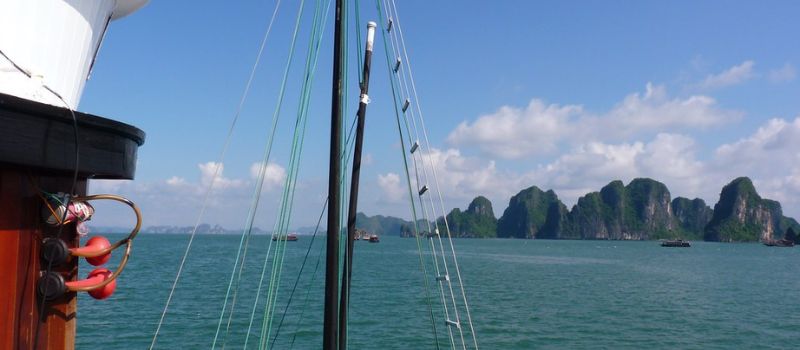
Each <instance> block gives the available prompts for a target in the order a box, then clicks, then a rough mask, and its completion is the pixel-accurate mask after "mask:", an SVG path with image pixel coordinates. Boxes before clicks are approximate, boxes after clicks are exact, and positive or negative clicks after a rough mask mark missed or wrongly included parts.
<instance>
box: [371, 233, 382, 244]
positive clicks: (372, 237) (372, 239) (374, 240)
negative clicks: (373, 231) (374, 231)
mask: <svg viewBox="0 0 800 350" xmlns="http://www.w3.org/2000/svg"><path fill="white" fill-rule="evenodd" d="M380 241H381V239H380V238H379V237H378V235H371V236H369V242H370V243H380Z"/></svg>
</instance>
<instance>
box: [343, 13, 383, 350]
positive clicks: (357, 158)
mask: <svg viewBox="0 0 800 350" xmlns="http://www.w3.org/2000/svg"><path fill="white" fill-rule="evenodd" d="M376 26H377V25H376V24H375V22H368V23H367V45H366V49H365V50H364V71H363V75H362V79H361V98H360V100H359V101H360V102H359V104H358V124H356V146H355V150H354V153H353V174H352V181H351V182H350V207H349V208H348V212H347V257H346V258H345V260H344V272H343V273H342V293H341V296H340V301H339V349H340V350H344V349H347V304H348V302H349V301H350V279H351V277H352V276H353V242H354V241H355V235H356V212H357V211H358V180H359V177H360V175H361V148H362V145H363V144H364V121H365V119H366V116H367V104H368V103H369V95H367V94H368V93H369V71H370V65H371V62H372V43H373V41H374V39H375V27H376Z"/></svg>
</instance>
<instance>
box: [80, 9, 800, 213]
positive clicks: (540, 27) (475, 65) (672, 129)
mask: <svg viewBox="0 0 800 350" xmlns="http://www.w3.org/2000/svg"><path fill="white" fill-rule="evenodd" d="M396 4H397V10H398V15H397V18H396V22H398V23H400V26H401V28H402V30H403V37H404V40H405V43H406V47H407V50H408V55H409V62H410V68H411V70H412V71H413V77H414V81H415V83H416V88H417V91H418V94H419V95H418V100H416V101H415V103H416V104H419V106H420V108H421V110H422V112H423V115H424V117H425V123H426V126H427V131H428V135H429V139H430V144H431V145H430V146H431V147H430V148H429V149H427V150H426V153H425V154H427V155H429V156H430V159H431V162H432V164H433V165H434V167H435V169H436V173H437V175H438V180H439V189H440V190H441V192H442V195H443V198H444V207H445V208H446V211H449V210H450V209H451V208H454V207H460V208H462V209H464V208H466V206H467V205H468V204H469V202H470V201H471V200H472V198H474V197H475V196H478V195H483V196H486V197H487V198H489V199H490V200H491V201H492V204H493V207H494V212H495V215H496V216H497V217H499V216H500V215H502V212H503V210H504V209H505V208H506V207H507V205H508V201H509V198H510V197H511V196H512V195H514V194H516V193H517V192H519V191H520V190H522V189H524V188H527V187H530V186H537V187H539V188H541V189H544V190H547V189H553V190H554V191H555V192H556V193H557V194H558V196H559V198H560V199H561V200H562V201H564V202H565V204H567V206H569V207H571V206H572V205H573V204H574V203H575V202H576V201H577V199H578V198H579V197H580V196H582V195H584V194H586V193H588V192H592V191H598V190H599V189H600V188H601V187H602V186H604V185H605V184H607V183H609V182H611V181H613V180H617V179H619V180H622V181H623V182H625V183H628V182H629V181H631V180H632V179H634V178H637V177H650V178H653V179H656V180H658V181H661V182H663V183H664V184H666V185H667V187H668V188H669V189H670V192H671V194H672V197H673V198H674V197H677V196H683V197H689V198H695V197H699V198H702V199H704V200H705V201H706V203H707V204H709V205H710V206H712V207H713V205H714V204H715V203H716V202H717V200H718V198H719V191H720V190H721V188H722V186H724V185H725V184H726V183H728V182H730V181H731V180H733V179H734V178H736V177H739V176H748V177H750V178H751V179H753V181H754V183H755V185H756V189H757V190H758V192H759V193H760V194H761V195H762V197H765V198H770V199H775V200H778V201H780V202H781V204H782V205H783V209H784V213H785V214H786V215H788V216H793V217H795V218H800V200H799V199H798V195H800V153H799V151H798V150H800V119H799V118H798V117H800V99H798V98H797V96H800V85H798V78H797V70H798V69H799V68H800V47H798V40H797V35H796V34H797V33H799V32H800V22H798V21H796V20H795V14H796V13H798V11H799V10H800V4H799V3H797V2H793V1H767V2H764V1H670V2H642V1H613V2H608V1H493V2H486V1H457V2H456V1H433V2H432V1H397V2H396ZM275 5H276V4H275V2H274V1H267V0H258V1H236V2H220V1H193V2H191V3H190V4H189V3H187V2H178V1H158V0H156V1H151V2H150V3H149V4H148V5H147V6H145V7H144V8H143V9H141V10H140V11H139V12H136V13H134V14H133V15H130V16H128V17H126V18H123V19H121V20H118V21H116V22H114V23H112V24H111V26H110V28H109V31H108V33H107V36H106V38H105V40H104V43H103V47H102V49H101V51H100V54H99V56H98V59H97V62H96V64H95V68H94V71H93V73H92V76H91V79H90V80H89V82H88V83H87V85H86V89H85V92H84V95H83V98H82V100H81V103H80V106H79V108H78V109H79V110H80V111H82V112H87V113H92V114H97V115H101V116H104V117H108V118H112V119H116V120H120V121H123V122H126V123H129V124H132V125H135V126H137V127H139V128H141V129H142V130H144V131H145V132H146V133H147V139H146V142H145V144H144V145H143V146H142V147H141V148H140V149H139V159H138V162H137V173H136V179H135V180H133V181H105V180H93V181H92V182H91V183H90V189H89V190H90V192H92V193H108V192H112V193H119V194H123V195H125V196H128V197H130V198H131V199H132V200H134V201H135V202H137V203H138V204H139V205H140V206H141V208H142V211H143V213H144V217H145V226H149V225H193V224H194V223H195V222H196V221H198V215H199V213H200V208H201V207H202V204H203V202H204V198H205V197H206V196H205V194H206V193H207V191H208V188H209V185H210V184H211V183H212V179H213V174H214V169H216V167H217V165H218V164H220V163H221V164H222V167H221V169H222V172H221V176H220V177H219V178H217V179H216V180H215V181H214V188H213V189H212V191H211V192H210V193H211V194H210V195H209V197H208V204H207V205H208V209H207V210H206V212H205V214H204V216H203V217H202V218H200V221H201V222H207V223H211V224H220V225H223V226H225V227H227V228H241V227H243V226H244V225H245V222H246V218H247V216H248V210H249V208H250V203H251V202H252V197H253V193H254V191H255V189H254V188H255V183H256V176H255V175H256V174H257V173H258V169H259V167H260V164H261V163H260V162H261V160H262V154H263V152H264V147H265V144H266V142H267V141H266V140H267V138H268V135H269V134H270V130H271V129H270V125H271V121H272V117H273V115H274V111H275V109H276V105H277V102H276V101H278V92H279V86H280V83H281V79H282V76H283V72H284V67H285V65H286V62H287V55H288V51H289V47H290V42H291V40H290V39H291V36H292V32H293V30H292V28H293V26H294V23H295V19H296V15H297V13H298V9H299V7H300V6H299V5H300V2H297V1H283V2H281V3H280V7H279V8H278V11H277V16H276V21H275V24H274V25H273V27H272V30H271V32H270V36H269V37H268V40H267V42H266V46H265V49H264V52H263V55H262V59H261V61H260V64H259V67H258V69H257V70H256V73H255V79H254V82H253V85H252V88H251V89H250V92H249V94H248V96H247V99H246V101H245V103H244V105H243V108H242V110H241V113H240V117H239V118H238V119H237V122H236V126H235V128H234V129H233V130H234V131H233V134H232V135H233V136H232V138H231V141H230V146H229V148H228V150H227V152H226V153H225V157H224V159H222V162H220V155H221V153H222V150H223V145H224V144H225V140H226V136H227V134H228V131H229V129H230V127H231V123H232V120H233V119H234V115H235V114H236V111H237V106H238V105H239V103H240V100H241V98H242V94H243V91H244V89H245V85H246V82H247V80H248V77H249V74H250V70H251V69H252V67H253V63H254V61H255V59H256V56H257V54H258V51H259V46H260V44H261V40H262V38H263V36H264V33H265V31H266V28H267V26H268V24H269V23H270V18H271V16H272V13H273V11H274V9H275ZM313 6H314V1H310V0H309V1H306V2H305V11H306V12H305V14H306V15H304V16H303V17H302V18H301V20H300V23H301V25H300V30H299V32H298V44H297V52H296V57H295V60H294V61H292V62H293V63H292V69H291V70H290V71H289V75H288V80H287V81H288V83H287V89H286V94H285V96H284V98H283V104H282V109H281V113H279V121H278V124H277V128H276V138H275V141H274V148H273V151H272V152H271V157H270V159H269V163H268V166H267V170H266V177H265V181H264V187H263V189H262V193H261V197H260V198H261V200H260V204H259V208H258V211H257V213H256V219H255V225H256V226H260V227H263V228H271V226H272V225H273V223H274V222H275V218H276V216H277V207H278V205H279V202H280V200H279V198H280V196H281V191H282V187H283V185H284V181H285V179H286V174H287V171H288V169H287V167H288V163H289V152H290V142H291V134H292V132H293V125H294V124H293V121H294V118H295V117H296V114H297V105H298V100H299V91H300V84H299V82H300V78H301V74H302V67H303V64H304V59H305V57H306V51H307V47H308V36H309V28H310V26H311V16H310V13H311V12H312V11H313ZM328 14H329V15H330V11H328ZM359 16H360V19H361V22H362V23H360V26H359V27H358V28H359V29H361V30H362V32H363V30H364V27H365V25H364V22H365V21H367V20H376V21H377V20H378V16H377V12H376V9H375V3H374V2H371V1H361V2H360V7H359ZM353 22H355V21H353ZM332 24H333V21H332V20H329V21H328V22H327V23H326V27H325V28H326V31H325V33H324V36H325V37H324V38H323V44H322V46H321V48H320V50H321V54H320V55H319V58H318V66H317V70H316V73H315V79H314V83H313V91H312V96H311V102H310V110H309V126H308V130H307V136H306V139H305V143H304V151H303V152H304V153H303V156H304V157H303V161H302V163H301V164H300V168H299V175H298V182H297V192H296V200H295V209H294V211H293V219H292V223H291V226H293V227H300V226H309V225H314V224H315V223H316V220H317V218H318V217H319V215H320V210H321V209H322V205H323V202H324V200H325V197H326V194H327V174H328V170H327V166H328V147H329V140H328V137H329V128H330V100H331V95H330V94H331V92H330V86H331V51H332V47H331V45H330V43H329V41H330V39H331V37H332V33H333V31H332V29H333V27H332ZM355 27H356V25H355V24H353V27H351V30H354V29H355ZM350 38H351V42H352V44H351V45H352V47H353V48H354V49H353V50H350V51H352V54H351V55H350V56H349V58H348V59H349V61H350V62H351V67H350V68H349V69H350V71H349V80H350V85H349V89H348V94H349V95H348V96H349V99H348V101H349V102H348V103H349V110H348V112H347V113H346V116H347V117H348V120H352V119H349V118H352V116H353V115H354V114H355V110H356V107H357V105H356V103H357V98H358V86H357V84H354V83H353V80H354V79H355V78H356V74H357V71H358V70H357V68H356V65H357V64H356V57H357V55H360V54H361V53H362V52H363V48H361V47H360V46H357V44H356V43H355V34H354V32H351V34H350ZM384 39H385V38H384V37H383V36H381V35H377V37H376V44H375V56H374V60H373V71H372V77H371V80H370V99H371V103H370V104H369V108H368V112H367V123H366V136H365V141H364V142H365V145H364V149H365V151H364V152H365V154H364V166H363V169H362V175H361V195H360V197H359V210H360V211H363V212H365V213H367V214H369V215H376V214H382V215H393V216H399V217H403V218H406V219H408V218H410V217H411V210H410V206H409V204H408V203H409V198H408V190H407V187H406V179H405V171H404V168H403V159H402V150H401V147H400V139H399V136H398V134H397V126H396V124H395V119H394V109H393V108H394V107H393V104H392V99H393V97H392V95H391V87H390V83H389V69H388V68H387V63H386V56H385V54H384V50H383V42H382V41H383V40H384ZM415 106H416V105H415ZM441 214H442V213H441V210H440V211H438V212H437V213H435V215H437V216H438V215H441ZM93 220H94V221H95V224H96V225H126V224H127V223H129V222H130V221H131V218H130V216H129V215H128V214H127V212H125V211H124V210H123V208H117V207H114V206H101V207H98V212H97V214H96V215H95V218H94V219H93Z"/></svg>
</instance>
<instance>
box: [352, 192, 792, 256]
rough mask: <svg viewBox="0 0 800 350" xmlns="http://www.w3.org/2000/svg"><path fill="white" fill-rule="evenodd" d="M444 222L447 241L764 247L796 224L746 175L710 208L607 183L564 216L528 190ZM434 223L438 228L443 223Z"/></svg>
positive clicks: (392, 221)
mask: <svg viewBox="0 0 800 350" xmlns="http://www.w3.org/2000/svg"><path fill="white" fill-rule="evenodd" d="M446 219H447V223H448V225H449V227H450V232H451V234H452V235H453V236H455V237H475V238H495V237H496V238H523V239H595V240H597V239H602V240H654V239H675V238H682V239H691V240H705V241H713V242H758V241H763V242H766V241H771V240H777V239H781V238H783V237H784V233H785V232H787V231H789V229H790V228H791V229H792V230H791V232H800V224H798V222H797V221H796V220H795V219H793V218H790V217H786V216H784V215H783V211H782V209H781V205H780V203H778V202H777V201H773V200H769V199H764V198H761V196H759V195H758V192H756V189H755V186H754V185H753V182H752V181H751V180H750V179H749V178H747V177H740V178H737V179H735V180H733V181H731V182H730V183H729V184H727V185H725V186H724V187H723V188H722V191H721V192H720V199H719V201H718V202H717V204H715V205H714V209H711V207H709V206H708V205H706V203H705V201H703V200H702V199H700V198H695V199H688V198H683V197H677V198H675V199H671V197H670V193H669V189H667V186H666V185H664V184H663V183H661V182H658V181H656V180H653V179H649V178H637V179H634V180H633V181H631V182H630V183H629V184H627V185H624V184H623V183H622V181H619V180H616V181H612V182H610V183H609V184H608V185H606V186H604V187H603V188H601V189H600V191H599V192H591V193H588V194H586V195H584V196H582V197H580V198H579V199H578V202H577V203H576V204H575V205H574V206H573V207H572V209H571V210H570V209H567V207H566V205H564V203H562V202H561V200H559V199H558V196H557V195H556V193H555V192H554V191H553V190H548V191H542V190H541V189H539V188H538V187H536V186H531V187H529V188H526V189H524V190H522V191H520V192H519V193H517V194H516V195H514V196H513V197H511V199H510V201H509V204H508V207H507V208H506V210H505V211H504V212H503V215H502V216H501V217H500V218H499V219H497V218H496V217H495V215H494V211H493V210H492V203H491V202H490V201H489V200H488V199H487V198H485V197H483V196H479V197H477V198H475V199H473V200H472V202H471V203H470V204H469V206H468V208H467V210H465V211H461V210H460V209H458V208H455V209H453V210H452V211H450V213H449V214H447V216H446ZM421 223H422V224H423V225H421V226H418V227H420V230H422V231H426V230H427V224H425V223H424V221H422V222H421ZM437 223H439V225H440V227H442V226H443V224H444V218H441V217H440V218H438V219H437ZM357 226H358V227H360V228H363V229H365V230H367V231H370V232H375V233H378V234H388V235H401V236H413V235H414V233H413V231H414V230H413V225H412V223H411V222H409V221H405V220H403V219H399V218H395V217H386V216H380V215H378V216H372V217H369V216H366V215H364V214H362V213H359V215H358V218H357ZM424 233H425V232H421V233H420V234H424ZM791 236H792V238H794V239H795V240H797V238H795V237H794V235H791ZM798 243H800V242H798Z"/></svg>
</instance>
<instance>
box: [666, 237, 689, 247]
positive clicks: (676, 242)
mask: <svg viewBox="0 0 800 350" xmlns="http://www.w3.org/2000/svg"><path fill="white" fill-rule="evenodd" d="M661 246H662V247H680V248H683V247H685V248H688V247H691V246H692V245H691V244H690V243H689V241H684V240H682V239H668V240H664V241H661Z"/></svg>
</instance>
